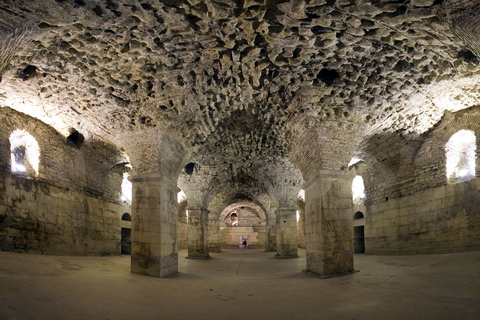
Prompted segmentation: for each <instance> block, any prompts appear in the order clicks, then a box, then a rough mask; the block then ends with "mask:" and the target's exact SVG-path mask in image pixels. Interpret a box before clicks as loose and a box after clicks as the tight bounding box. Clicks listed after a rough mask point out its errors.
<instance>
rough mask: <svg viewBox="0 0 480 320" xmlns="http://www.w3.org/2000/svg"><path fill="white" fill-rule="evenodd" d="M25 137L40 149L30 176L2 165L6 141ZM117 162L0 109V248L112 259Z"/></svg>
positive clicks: (117, 230)
mask: <svg viewBox="0 0 480 320" xmlns="http://www.w3.org/2000/svg"><path fill="white" fill-rule="evenodd" d="M16 129H20V130H25V131H27V132H29V133H30V134H31V135H32V136H33V137H34V138H35V139H36V140H37V142H38V144H39V147H40V165H39V172H38V174H34V173H32V172H27V173H26V174H16V173H12V172H11V168H10V143H9V136H10V134H11V132H12V131H13V130H16ZM120 162H122V159H121V157H120V156H119V154H118V151H117V150H116V149H115V148H114V147H112V146H108V145H105V144H103V143H96V142H94V141H89V140H85V142H84V143H83V144H81V145H75V144H72V143H67V141H66V138H65V137H64V136H62V135H60V134H59V133H58V132H56V131H55V130H53V129H52V128H51V127H49V126H48V125H46V124H44V123H42V122H40V121H39V120H36V119H34V118H30V117H28V116H26V115H24V114H21V113H18V112H16V111H13V110H11V109H9V108H6V107H4V108H1V109H0V177H1V180H0V249H1V250H3V251H18V252H32V253H44V254H58V255H110V254H120V240H121V225H120V221H121V217H122V215H123V213H125V212H130V207H129V206H127V205H122V204H121V203H120V195H121V182H122V170H123V169H122V168H119V167H118V166H117V164H118V163H120Z"/></svg>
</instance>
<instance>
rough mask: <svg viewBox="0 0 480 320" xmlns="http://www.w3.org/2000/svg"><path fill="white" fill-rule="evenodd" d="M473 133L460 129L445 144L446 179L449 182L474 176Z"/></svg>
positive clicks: (474, 148) (474, 146)
mask: <svg viewBox="0 0 480 320" xmlns="http://www.w3.org/2000/svg"><path fill="white" fill-rule="evenodd" d="M475 150H476V138H475V134H474V133H473V132H472V131H469V130H460V131H458V132H457V133H455V134H454V135H452V137H451V138H450V140H448V142H447V144H446V145H445V156H446V160H447V161H446V169H447V179H448V180H449V182H455V181H459V180H465V179H468V178H470V177H474V176H475Z"/></svg>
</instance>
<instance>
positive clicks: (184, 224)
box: [177, 201, 188, 250]
mask: <svg viewBox="0 0 480 320" xmlns="http://www.w3.org/2000/svg"><path fill="white" fill-rule="evenodd" d="M187 204H188V202H187V201H182V202H180V203H179V204H178V206H177V212H178V224H177V228H178V230H177V245H178V250H181V249H187V248H188V221H187Z"/></svg>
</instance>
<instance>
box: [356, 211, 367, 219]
mask: <svg viewBox="0 0 480 320" xmlns="http://www.w3.org/2000/svg"><path fill="white" fill-rule="evenodd" d="M363 218H365V216H364V215H363V212H361V211H357V212H355V214H354V215H353V220H359V219H363Z"/></svg>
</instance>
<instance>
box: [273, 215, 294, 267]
mask: <svg viewBox="0 0 480 320" xmlns="http://www.w3.org/2000/svg"><path fill="white" fill-rule="evenodd" d="M296 212H297V209H296V208H278V209H277V210H275V214H276V216H277V254H276V255H275V258H298V243H297V214H296Z"/></svg>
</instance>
